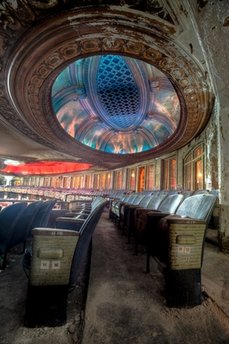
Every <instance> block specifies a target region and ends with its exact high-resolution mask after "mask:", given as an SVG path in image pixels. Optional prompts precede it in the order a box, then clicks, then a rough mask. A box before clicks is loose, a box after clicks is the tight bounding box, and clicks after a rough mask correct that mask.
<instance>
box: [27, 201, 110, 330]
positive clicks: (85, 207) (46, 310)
mask: <svg viewBox="0 0 229 344" xmlns="http://www.w3.org/2000/svg"><path fill="white" fill-rule="evenodd" d="M105 205H106V200H105V199H104V198H103V197H96V198H95V199H93V201H92V202H91V203H88V202H84V201H83V202H81V203H80V202H78V203H77V207H76V204H75V206H74V212H73V211H70V212H66V213H65V214H64V216H60V217H56V220H55V222H56V228H48V227H46V228H34V229H33V230H32V233H33V240H32V252H31V257H30V259H29V260H30V262H29V264H28V262H25V264H26V265H27V267H26V268H27V270H28V277H29V284H28V293H27V302H26V315H25V325H26V326H29V327H34V326H37V325H38V326H39V325H42V326H59V325H62V324H64V323H65V322H66V309H67V295H68V293H69V292H70V291H72V290H73V289H74V288H75V286H76V285H78V284H79V283H82V281H83V279H84V275H85V272H86V269H87V264H88V261H89V259H90V252H91V250H90V248H91V240H92V234H93V231H94V229H95V228H96V225H97V223H98V221H99V219H100V217H101V214H102V211H103V208H104V206H105ZM27 258H28V257H27Z"/></svg>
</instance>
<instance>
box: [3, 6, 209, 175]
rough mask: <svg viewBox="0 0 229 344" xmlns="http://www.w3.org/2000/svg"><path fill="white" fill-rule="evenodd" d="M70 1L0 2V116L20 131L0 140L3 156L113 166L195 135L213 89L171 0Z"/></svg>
mask: <svg viewBox="0 0 229 344" xmlns="http://www.w3.org/2000/svg"><path fill="white" fill-rule="evenodd" d="M7 3H9V4H10V3H11V2H10V1H9V2H7ZM79 3H80V2H75V1H73V0H69V1H67V2H65V1H64V2H63V1H51V0H50V1H47V4H44V2H41V1H27V0H23V1H19V2H18V6H10V5H9V6H5V7H4V9H3V14H4V16H3V24H4V25H2V27H1V29H0V67H1V73H0V86H1V87H0V102H1V109H0V115H1V118H0V119H1V122H2V123H4V125H8V128H9V130H8V131H10V132H11V131H12V132H13V134H12V136H14V137H15V140H16V139H17V138H18V137H19V136H20V138H21V141H20V142H21V146H20V145H19V144H18V142H19V140H18V139H17V144H18V149H17V150H15V148H14V147H13V148H12V150H11V152H10V154H8V151H9V150H7V154H6V152H5V150H4V149H2V156H3V157H4V159H5V158H6V157H10V158H13V159H16V160H17V159H18V160H20V159H19V158H20V157H21V160H20V161H27V162H31V161H34V160H40V161H46V160H53V161H58V160H60V161H74V162H78V163H83V164H84V163H87V164H89V166H91V167H92V168H94V169H97V170H100V169H115V168H119V167H123V166H127V165H130V164H134V163H139V162H141V161H146V160H149V159H154V158H157V157H159V156H161V155H164V154H169V153H171V152H174V151H176V150H178V149H180V148H181V147H183V146H185V145H186V144H188V143H189V142H190V141H191V140H193V139H194V138H195V137H196V136H197V135H199V134H200V133H201V131H202V130H203V129H204V128H205V126H206V124H207V122H208V119H209V117H210V115H211V111H212V105H213V100H214V95H213V91H212V87H211V81H210V78H209V75H208V73H207V71H206V66H205V64H204V63H202V60H204V56H203V55H202V54H200V55H198V54H199V53H197V52H198V49H196V50H195V49H194V46H196V47H197V46H199V43H198V37H196V35H193V36H192V37H193V39H194V38H195V42H191V43H189V42H188V41H187V42H185V43H184V37H187V35H185V33H186V34H188V32H186V31H185V30H186V29H187V30H189V29H191V27H187V28H186V27H184V26H183V24H182V23H183V21H182V18H183V12H182V13H181V12H179V11H178V13H177V5H176V2H171V4H170V6H169V7H167V6H164V4H165V2H164V1H152V2H149V3H151V5H148V7H147V9H146V8H145V1H143V0H142V1H121V2H120V3H122V5H120V6H119V5H118V6H116V5H115V4H116V1H106V0H103V1H101V5H98V6H97V5H96V6H95V5H94V2H93V1H89V0H85V1H83V3H84V5H81V4H79ZM111 4H113V5H111ZM159 5H160V6H159ZM179 13H180V16H179ZM179 18H181V20H179ZM182 30H183V31H182ZM5 136H7V135H5ZM6 141H7V140H6ZM6 144H7V142H6ZM5 146H6V145H5ZM30 147H33V150H32V149H30ZM18 152H20V154H19V153H18Z"/></svg>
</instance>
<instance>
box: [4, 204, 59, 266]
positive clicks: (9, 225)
mask: <svg viewBox="0 0 229 344" xmlns="http://www.w3.org/2000/svg"><path fill="white" fill-rule="evenodd" d="M55 203H56V200H48V201H35V202H32V203H30V204H27V203H26V202H21V203H15V204H12V205H9V206H7V207H5V208H4V209H2V210H1V212H0V256H1V263H0V264H1V266H0V268H1V269H4V268H5V266H6V259H7V252H8V251H9V250H10V249H11V248H13V247H14V246H16V245H18V244H22V243H23V244H24V245H25V243H26V240H27V239H28V238H29V237H30V236H31V231H32V228H34V227H39V226H47V223H48V220H49V216H50V212H51V210H52V208H53V206H54V204H55Z"/></svg>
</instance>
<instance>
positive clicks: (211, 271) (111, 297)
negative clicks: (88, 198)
mask: <svg viewBox="0 0 229 344" xmlns="http://www.w3.org/2000/svg"><path fill="white" fill-rule="evenodd" d="M21 261H22V256H21V255H18V254H10V255H9V261H8V265H7V268H6V269H5V270H4V271H2V272H1V273H0V344H73V343H74V344H154V343H155V344H167V343H168V344H181V343H182V344H189V343H190V344H195V343H198V344H204V343H207V344H208V343H211V344H226V343H227V344H228V343H229V288H228V286H229V280H228V276H229V274H228V272H229V264H228V263H229V257H228V256H227V255H224V254H223V253H221V252H219V251H218V249H217V247H215V246H213V245H211V244H208V243H207V244H206V245H205V255H204V264H203V269H202V286H203V291H204V293H203V296H204V300H203V303H202V305H200V306H196V307H194V308H192V309H177V308H168V307H166V303H165V293H164V277H163V275H162V273H161V272H160V271H159V269H158V266H157V264H156V263H155V261H154V260H153V259H152V261H151V273H150V274H146V273H145V254H144V250H143V248H142V249H141V250H140V252H139V255H138V256H135V255H134V254H133V245H130V244H127V238H126V237H125V236H123V235H122V234H121V233H120V232H119V231H118V230H117V228H116V227H115V226H114V224H113V223H112V222H111V221H110V220H109V219H108V213H107V212H106V211H105V212H104V213H103V215H102V218H101V220H100V222H99V224H98V227H97V228H96V231H95V233H94V236H93V250H92V258H91V272H90V280H89V289H88V295H87V302H86V309H85V308H84V301H85V300H84V290H85V288H84V285H81V286H78V288H76V289H75V290H74V292H73V293H71V294H70V295H69V299H68V314H67V323H66V324H65V325H63V326H59V327H39V328H27V327H24V324H23V319H24V313H25V300H26V290H27V283H28V282H27V278H26V276H25V274H24V272H23V269H22V264H21Z"/></svg>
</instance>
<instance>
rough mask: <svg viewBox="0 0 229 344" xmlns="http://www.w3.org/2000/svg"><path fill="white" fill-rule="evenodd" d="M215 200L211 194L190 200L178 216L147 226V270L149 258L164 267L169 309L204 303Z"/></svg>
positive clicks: (170, 216) (179, 211)
mask: <svg viewBox="0 0 229 344" xmlns="http://www.w3.org/2000/svg"><path fill="white" fill-rule="evenodd" d="M216 201H217V197H216V196H215V195H212V194H197V195H193V196H190V197H187V198H186V199H184V201H183V202H182V203H181V205H180V206H179V207H178V209H177V211H176V214H174V215H168V216H165V217H163V218H162V219H160V220H158V219H157V218H155V221H154V223H153V221H152V222H151V226H152V227H151V228H149V227H148V234H147V271H149V257H150V255H153V256H156V257H157V259H159V261H160V262H162V263H164V264H165V277H166V289H167V304H168V306H172V307H186V306H195V305H199V304H201V302H202V294H201V267H202V261H203V254H204V240H205V233H206V229H207V226H208V223H209V221H210V218H211V215H212V213H213V209H214V206H215V204H216Z"/></svg>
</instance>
